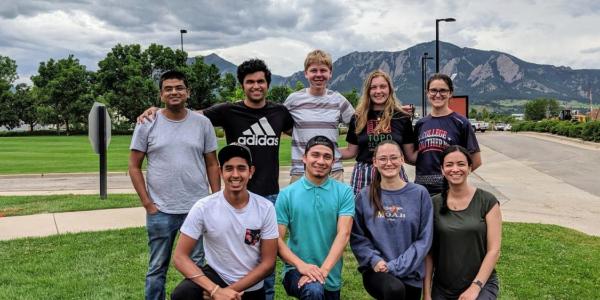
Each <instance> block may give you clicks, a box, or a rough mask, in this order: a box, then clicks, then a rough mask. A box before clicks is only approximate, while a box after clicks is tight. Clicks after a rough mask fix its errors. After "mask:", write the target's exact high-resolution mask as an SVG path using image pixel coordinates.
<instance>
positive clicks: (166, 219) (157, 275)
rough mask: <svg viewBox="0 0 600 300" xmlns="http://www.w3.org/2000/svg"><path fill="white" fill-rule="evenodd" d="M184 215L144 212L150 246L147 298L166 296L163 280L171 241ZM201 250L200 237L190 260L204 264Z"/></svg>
mask: <svg viewBox="0 0 600 300" xmlns="http://www.w3.org/2000/svg"><path fill="white" fill-rule="evenodd" d="M186 216H187V214H167V213H164V212H161V211H159V212H157V213H155V214H153V215H149V214H146V229H147V231H148V246H149V248H150V257H149V262H148V273H147V274H146V288H145V294H146V299H147V300H162V299H165V297H166V292H165V281H166V278H167V270H168V269H169V262H170V261H171V252H172V250H173V243H174V242H175V237H176V236H177V233H178V232H179V228H180V227H181V225H182V224H183V221H184V220H185V217H186ZM203 250H204V249H203V247H202V239H199V240H198V243H197V244H196V247H195V248H194V250H193V251H192V254H191V258H192V260H193V261H194V262H195V263H196V264H197V265H199V266H200V265H203V264H204V251H203Z"/></svg>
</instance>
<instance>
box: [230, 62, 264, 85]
mask: <svg viewBox="0 0 600 300" xmlns="http://www.w3.org/2000/svg"><path fill="white" fill-rule="evenodd" d="M260 71H262V72H264V73H265V79H266V80H267V85H271V70H269V68H267V64H265V62H264V61H263V60H261V59H258V58H253V59H249V60H247V61H245V62H243V63H242V64H241V65H239V66H238V68H237V79H238V82H239V83H240V84H241V85H243V84H244V78H246V75H248V74H252V73H256V72H260Z"/></svg>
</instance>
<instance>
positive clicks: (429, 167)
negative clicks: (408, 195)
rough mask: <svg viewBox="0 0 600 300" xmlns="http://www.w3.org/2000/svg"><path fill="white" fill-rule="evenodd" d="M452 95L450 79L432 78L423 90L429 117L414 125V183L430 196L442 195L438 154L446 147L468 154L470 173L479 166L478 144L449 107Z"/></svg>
mask: <svg viewBox="0 0 600 300" xmlns="http://www.w3.org/2000/svg"><path fill="white" fill-rule="evenodd" d="M453 91H454V88H453V85H452V79H450V77H448V76H447V75H445V74H439V73H437V74H434V75H432V76H431V77H430V78H429V80H428V81H427V87H426V92H427V98H428V100H429V104H430V105H431V107H432V110H431V113H430V114H429V115H427V116H426V117H424V118H422V119H420V120H419V121H418V122H417V124H416V125H415V135H416V141H415V149H416V150H418V155H417V161H416V164H415V167H416V177H415V183H418V184H420V185H423V186H424V187H425V188H427V191H429V194H431V195H433V194H438V193H440V192H441V191H442V182H443V178H444V177H443V176H442V172H441V170H440V165H441V154H442V152H443V151H444V150H445V149H446V148H448V147H449V146H451V145H459V146H462V147H464V148H466V149H467V150H468V151H469V153H470V154H471V157H472V159H473V165H472V170H475V169H477V168H478V167H479V166H480V165H481V155H480V152H479V144H478V143H477V138H476V137H475V132H474V131H473V128H472V127H471V124H470V123H469V120H468V119H467V118H466V117H464V116H462V115H460V114H458V113H456V112H454V111H452V110H451V109H450V107H448V102H449V100H450V98H452V92H453Z"/></svg>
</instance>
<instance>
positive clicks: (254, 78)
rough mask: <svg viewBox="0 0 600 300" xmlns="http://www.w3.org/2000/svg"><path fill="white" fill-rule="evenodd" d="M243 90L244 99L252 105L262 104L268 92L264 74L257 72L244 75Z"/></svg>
mask: <svg viewBox="0 0 600 300" xmlns="http://www.w3.org/2000/svg"><path fill="white" fill-rule="evenodd" d="M243 89H244V94H245V95H246V99H248V100H249V101H250V102H252V103H254V104H258V103H261V102H264V101H265V97H266V96H267V91H268V90H269V84H268V83H267V78H266V77H265V72H263V71H258V72H254V73H251V74H248V75H246V76H245V77H244V81H243Z"/></svg>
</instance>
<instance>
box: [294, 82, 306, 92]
mask: <svg viewBox="0 0 600 300" xmlns="http://www.w3.org/2000/svg"><path fill="white" fill-rule="evenodd" d="M303 88H304V83H302V81H300V80H298V81H296V86H294V91H295V92H297V91H299V90H301V89H303Z"/></svg>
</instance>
